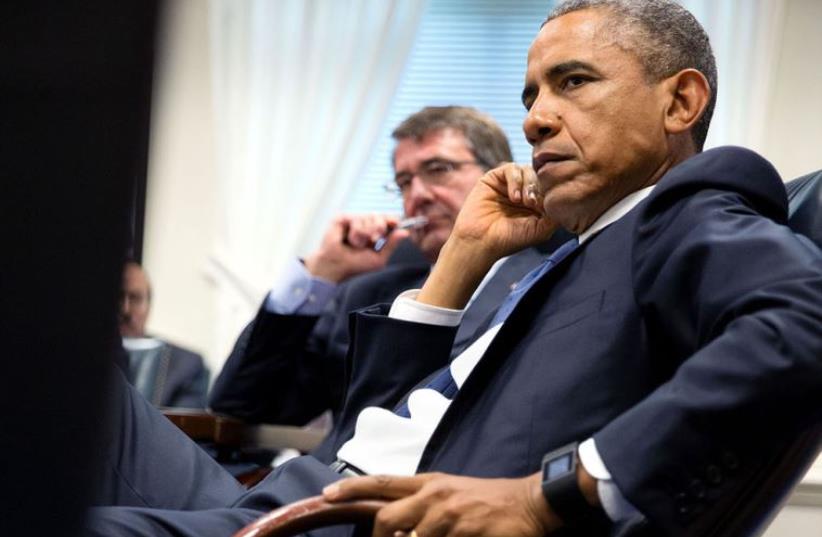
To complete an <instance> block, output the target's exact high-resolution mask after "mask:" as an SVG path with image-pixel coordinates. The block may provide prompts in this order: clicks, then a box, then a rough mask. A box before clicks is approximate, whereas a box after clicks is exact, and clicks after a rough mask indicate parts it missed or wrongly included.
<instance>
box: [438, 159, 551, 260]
mask: <svg viewBox="0 0 822 537" xmlns="http://www.w3.org/2000/svg"><path fill="white" fill-rule="evenodd" d="M556 228H557V225H556V224H555V223H554V222H553V221H551V220H550V219H549V218H548V217H546V216H545V213H544V210H543V207H542V194H541V192H540V184H539V181H538V180H537V176H536V174H535V173H534V170H533V169H532V168H531V167H530V166H520V165H518V164H504V165H502V166H500V167H499V168H494V169H493V170H491V171H489V172H487V173H486V174H485V175H484V176H482V178H481V179H480V180H479V182H478V183H477V185H476V186H475V187H474V189H473V190H472V191H471V193H470V194H469V195H468V198H467V199H466V201H465V204H464V205H463V207H462V210H461V211H460V213H459V215H458V216H457V220H456V222H455V224H454V230H453V231H452V233H451V237H452V238H453V241H452V242H460V243H462V244H463V245H471V246H472V247H476V248H478V250H479V251H482V252H484V253H486V254H487V255H489V256H490V257H491V258H493V260H496V259H499V258H501V257H504V256H506V255H510V254H513V253H514V252H518V251H520V250H522V249H524V248H527V247H529V246H534V245H535V244H538V243H540V242H543V241H545V240H547V239H548V238H549V237H550V236H551V234H552V233H553V232H554V230H556Z"/></svg>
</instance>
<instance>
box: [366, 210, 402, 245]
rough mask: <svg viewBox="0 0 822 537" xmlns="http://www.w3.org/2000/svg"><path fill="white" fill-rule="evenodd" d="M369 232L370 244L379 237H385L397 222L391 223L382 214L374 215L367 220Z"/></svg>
mask: <svg viewBox="0 0 822 537" xmlns="http://www.w3.org/2000/svg"><path fill="white" fill-rule="evenodd" d="M369 224H370V227H369V233H370V236H369V238H370V240H371V244H374V243H376V242H377V241H378V240H380V238H382V237H385V236H386V235H388V233H389V232H390V231H391V230H392V229H393V228H394V227H396V225H397V224H391V223H390V222H389V220H388V218H387V217H385V216H384V215H375V216H374V218H372V220H371V221H370V222H369Z"/></svg>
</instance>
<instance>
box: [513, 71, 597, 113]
mask: <svg viewBox="0 0 822 537" xmlns="http://www.w3.org/2000/svg"><path fill="white" fill-rule="evenodd" d="M574 71H587V72H589V73H594V74H597V75H598V74H599V71H597V70H596V69H595V68H594V66H593V65H591V64H590V63H586V62H583V61H579V60H569V61H567V62H562V63H558V64H556V65H553V66H551V67H550V68H549V69H548V70H547V71H546V78H548V79H549V80H553V79H557V78H560V77H561V76H563V75H566V74H568V73H571V72H574ZM536 93H537V86H536V84H526V85H525V89H523V90H522V95H521V96H520V99H521V100H522V104H523V105H524V106H525V107H526V108H527V107H528V104H527V103H528V101H529V100H530V99H531V98H533V97H534V95H536Z"/></svg>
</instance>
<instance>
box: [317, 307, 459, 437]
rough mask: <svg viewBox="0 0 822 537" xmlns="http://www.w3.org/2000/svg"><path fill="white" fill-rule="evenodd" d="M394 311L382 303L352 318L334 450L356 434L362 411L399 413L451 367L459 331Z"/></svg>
mask: <svg viewBox="0 0 822 537" xmlns="http://www.w3.org/2000/svg"><path fill="white" fill-rule="evenodd" d="M389 310H390V305H388V304H380V305H376V306H372V307H370V308H364V309H362V310H360V311H357V312H354V313H352V314H351V316H350V330H351V346H350V348H349V351H348V355H347V356H346V370H347V379H348V385H347V389H346V394H345V405H344V406H343V409H342V412H341V413H340V416H339V418H338V421H337V423H336V424H335V426H334V430H333V434H334V436H333V438H331V439H329V445H333V446H334V447H335V448H336V447H339V446H340V445H342V443H344V442H345V441H346V440H348V439H349V438H351V436H352V435H353V434H354V428H355V426H356V423H357V416H359V413H360V411H361V410H362V409H364V408H366V407H371V406H377V407H382V408H388V409H392V408H394V407H395V406H396V405H397V403H398V402H399V401H400V400H401V399H402V397H403V396H405V395H406V394H407V393H408V392H409V391H410V390H411V389H412V388H414V387H415V386H417V384H419V383H420V381H422V380H423V379H425V378H426V377H428V376H429V375H431V374H432V373H434V372H435V371H438V370H439V369H440V368H442V367H444V366H446V365H448V364H449V363H450V352H451V346H452V345H453V343H454V337H455V335H456V333H457V327H448V326H433V325H428V324H422V323H414V322H409V321H400V320H397V319H392V318H390V317H388V316H387V315H388V311H389ZM334 451H336V449H334Z"/></svg>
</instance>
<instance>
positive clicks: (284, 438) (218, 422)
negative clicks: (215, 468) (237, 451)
mask: <svg viewBox="0 0 822 537" xmlns="http://www.w3.org/2000/svg"><path fill="white" fill-rule="evenodd" d="M160 410H161V411H162V413H163V415H164V416H165V417H166V418H168V419H169V420H171V422H172V423H173V424H174V425H176V426H177V427H179V428H180V429H181V430H182V431H183V432H184V433H185V434H186V435H187V436H188V437H189V438H191V439H192V440H194V441H200V442H203V441H204V442H213V443H214V444H215V445H216V446H218V447H223V448H241V447H254V448H262V449H271V450H280V449H285V448H292V449H296V450H297V451H300V452H303V453H306V452H309V451H311V450H312V449H314V448H315V447H317V445H319V443H320V442H322V440H323V438H325V435H326V434H327V431H326V430H319V429H314V428H309V427H296V426H293V425H251V424H248V423H245V422H243V421H241V420H238V419H236V418H232V417H229V416H222V415H220V414H214V413H212V412H209V411H206V410H202V409H190V408H162V409H160Z"/></svg>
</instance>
